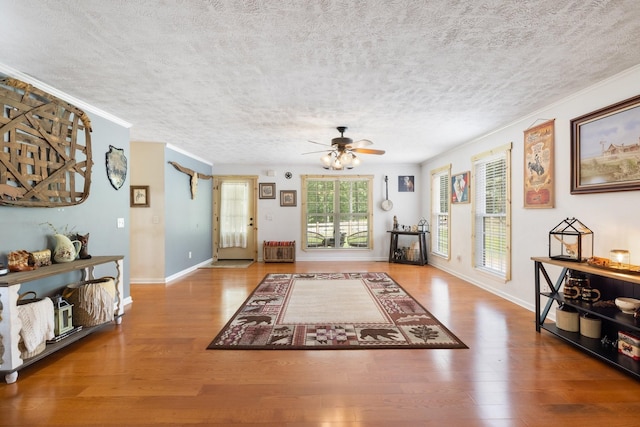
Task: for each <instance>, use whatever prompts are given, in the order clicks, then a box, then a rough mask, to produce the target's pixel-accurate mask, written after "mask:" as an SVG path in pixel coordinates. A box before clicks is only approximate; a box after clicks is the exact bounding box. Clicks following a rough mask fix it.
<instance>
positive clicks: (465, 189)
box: [449, 171, 471, 203]
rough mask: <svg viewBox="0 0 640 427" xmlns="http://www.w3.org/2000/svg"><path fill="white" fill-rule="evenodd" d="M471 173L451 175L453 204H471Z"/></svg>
mask: <svg viewBox="0 0 640 427" xmlns="http://www.w3.org/2000/svg"><path fill="white" fill-rule="evenodd" d="M470 187H471V172H470V171H466V172H462V173H457V174H455V175H451V190H449V191H451V203H469V188H470Z"/></svg>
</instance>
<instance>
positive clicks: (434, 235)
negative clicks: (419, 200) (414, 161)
mask: <svg viewBox="0 0 640 427" xmlns="http://www.w3.org/2000/svg"><path fill="white" fill-rule="evenodd" d="M450 181H451V165H447V166H444V167H441V168H438V169H435V170H433V171H431V252H432V253H434V254H436V255H439V256H442V257H444V258H447V259H449V242H450V240H449V237H450V233H449V207H450V201H449V199H450V197H449V182H450Z"/></svg>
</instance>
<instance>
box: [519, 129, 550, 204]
mask: <svg viewBox="0 0 640 427" xmlns="http://www.w3.org/2000/svg"><path fill="white" fill-rule="evenodd" d="M554 140H555V119H553V120H548V121H546V122H544V123H542V124H539V125H537V126H533V127H530V128H529V129H527V130H525V131H524V207H525V208H538V209H544V208H553V207H554V203H555V191H554V187H555V177H554V172H553V171H554V169H553V168H554V166H553V159H554V152H553V150H554Z"/></svg>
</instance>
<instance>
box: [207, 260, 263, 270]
mask: <svg viewBox="0 0 640 427" xmlns="http://www.w3.org/2000/svg"><path fill="white" fill-rule="evenodd" d="M251 264H253V261H252V260H250V259H223V260H218V261H214V262H212V263H211V264H209V265H203V266H201V267H200V268H247V267H249V266H250V265H251Z"/></svg>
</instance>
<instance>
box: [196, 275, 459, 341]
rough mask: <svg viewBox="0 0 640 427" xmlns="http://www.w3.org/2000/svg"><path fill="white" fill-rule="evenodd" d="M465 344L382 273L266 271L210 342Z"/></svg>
mask: <svg viewBox="0 0 640 427" xmlns="http://www.w3.org/2000/svg"><path fill="white" fill-rule="evenodd" d="M207 348H208V349H210V350H215V349H232V350H233V349H242V350H247V349H256V350H257V349H282V350H285V349H292V350H293V349H298V350H300V349H303V350H317V349H334V350H335V349H373V348H422V349H425V348H467V346H466V345H465V344H464V343H463V342H462V341H460V340H459V339H458V338H457V337H456V336H455V335H453V334H452V333H451V332H450V331H449V330H448V329H447V328H446V327H445V326H444V325H442V324H441V323H440V322H439V321H438V320H437V319H436V318H435V317H433V315H431V313H429V312H428V311H427V310H426V309H425V308H424V307H423V306H422V305H420V303H418V302H417V301H416V300H415V299H414V298H413V297H412V296H411V295H409V293H407V292H406V291H405V290H404V289H403V288H402V287H401V286H400V285H399V284H398V283H396V282H395V281H394V280H393V279H392V278H391V277H389V276H388V275H387V274H386V273H368V272H367V273H312V274H268V275H267V276H265V278H264V279H263V280H262V282H260V284H259V285H258V286H257V287H256V289H254V291H253V292H252V294H251V295H250V296H249V298H247V300H246V301H245V302H244V303H243V304H242V306H241V307H240V308H239V309H238V311H237V312H236V313H235V314H234V315H233V317H232V318H231V319H230V320H229V322H227V324H226V326H225V327H224V328H223V329H222V330H221V331H220V333H219V334H218V335H217V336H216V337H215V339H214V340H213V341H212V342H211V344H209V346H208V347H207Z"/></svg>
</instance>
